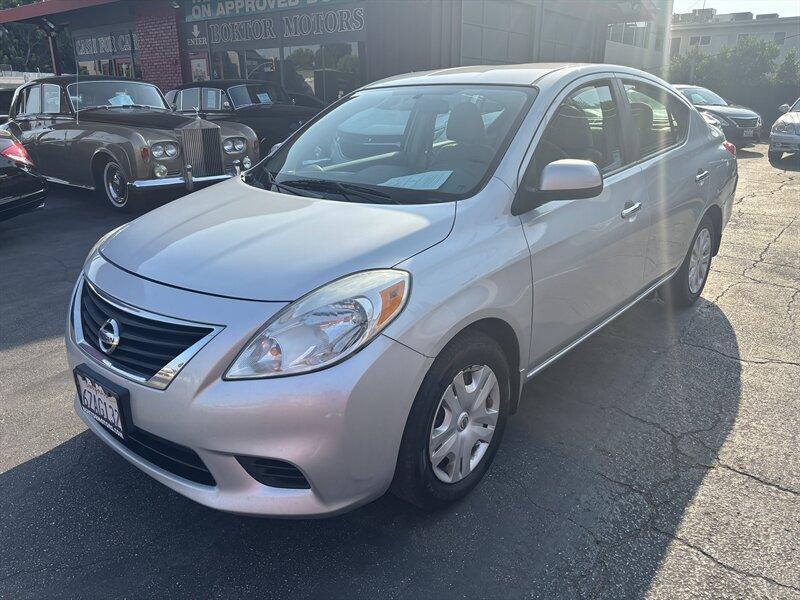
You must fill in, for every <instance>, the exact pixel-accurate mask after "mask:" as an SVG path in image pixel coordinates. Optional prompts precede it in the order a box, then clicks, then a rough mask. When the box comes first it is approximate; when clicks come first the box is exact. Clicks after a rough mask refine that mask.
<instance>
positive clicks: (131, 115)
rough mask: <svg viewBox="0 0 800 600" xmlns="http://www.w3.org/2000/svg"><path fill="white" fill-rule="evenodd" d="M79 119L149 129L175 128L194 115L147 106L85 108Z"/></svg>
mask: <svg viewBox="0 0 800 600" xmlns="http://www.w3.org/2000/svg"><path fill="white" fill-rule="evenodd" d="M80 119H81V121H90V122H92V123H109V124H111V125H125V126H127V127H147V128H149V129H169V130H172V129H177V128H178V127H181V126H183V125H186V124H187V123H191V122H192V121H193V120H194V119H195V117H185V116H183V115H179V114H177V113H174V112H172V111H169V110H158V109H147V108H110V109H109V108H87V109H85V110H82V111H81V112H80Z"/></svg>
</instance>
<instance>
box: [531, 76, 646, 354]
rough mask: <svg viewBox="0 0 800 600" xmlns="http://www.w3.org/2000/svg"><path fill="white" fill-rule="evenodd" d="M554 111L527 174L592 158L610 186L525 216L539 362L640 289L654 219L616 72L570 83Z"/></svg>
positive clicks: (534, 350) (552, 203) (534, 342)
mask: <svg viewBox="0 0 800 600" xmlns="http://www.w3.org/2000/svg"><path fill="white" fill-rule="evenodd" d="M547 119H548V125H547V128H546V129H545V130H544V133H543V134H542V136H541V138H540V139H539V140H538V142H537V144H536V148H535V150H534V154H533V158H532V160H531V161H530V164H529V166H528V169H527V172H526V174H525V177H526V178H529V177H533V178H534V179H533V180H537V178H538V175H539V174H540V173H541V170H542V169H543V168H544V166H545V165H547V164H548V163H550V162H552V161H554V160H560V159H565V158H570V159H580V160H590V161H592V162H594V163H595V164H597V166H598V167H599V168H600V171H601V173H602V174H603V184H604V189H603V191H602V193H601V194H600V195H599V196H597V197H594V198H589V199H581V200H561V201H550V202H545V203H544V204H542V205H540V206H538V207H537V208H534V209H533V210H531V211H529V212H527V213H525V214H523V215H522V216H521V219H522V224H523V227H524V230H525V236H526V238H527V240H528V244H529V246H530V250H531V257H532V265H533V267H532V268H533V295H534V299H533V318H532V321H533V338H532V348H531V358H532V366H533V367H534V368H535V367H536V366H537V365H540V364H542V363H543V362H544V361H546V360H547V359H548V358H550V357H551V356H553V355H554V354H556V353H557V352H558V351H559V350H560V349H562V348H564V347H566V346H567V345H569V344H570V343H571V342H572V341H574V340H576V339H578V338H580V337H581V336H582V335H583V334H585V333H586V332H588V331H589V330H591V329H592V328H593V327H594V326H596V325H597V324H599V323H600V322H602V321H603V320H604V319H605V318H606V317H608V316H610V315H611V314H613V313H614V312H615V311H616V310H617V309H619V308H621V307H623V306H624V305H625V304H627V303H628V302H630V301H631V300H632V299H633V298H634V297H635V296H636V295H637V294H638V293H639V292H640V291H641V288H642V286H643V270H644V260H645V250H646V245H647V233H648V228H647V225H648V220H649V211H648V209H647V206H646V204H647V190H646V188H645V185H644V181H643V178H642V174H641V169H640V168H639V167H638V166H636V165H632V164H631V161H630V156H629V152H627V150H626V148H625V145H624V143H623V136H622V128H621V119H620V111H619V98H618V97H617V88H616V87H615V86H614V85H613V83H612V79H603V80H595V81H590V82H588V83H579V84H576V85H574V86H573V87H572V88H571V89H568V90H565V91H564V92H563V93H562V95H561V96H560V99H559V101H558V102H556V103H554V106H553V107H551V110H550V111H549V112H548V116H547ZM528 180H529V181H530V179H528Z"/></svg>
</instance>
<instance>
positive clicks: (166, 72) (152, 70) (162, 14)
mask: <svg viewBox="0 0 800 600" xmlns="http://www.w3.org/2000/svg"><path fill="white" fill-rule="evenodd" d="M179 14H180V11H179V10H176V9H174V8H172V6H171V4H170V3H169V2H166V1H163V0H148V1H147V2H137V3H136V13H135V16H136V35H137V36H138V38H139V40H138V41H139V51H138V53H137V57H138V58H139V60H140V61H141V64H142V79H144V80H145V81H149V82H151V83H154V84H156V85H157V86H158V87H160V88H161V91H163V92H164V93H166V92H168V91H169V90H171V89H173V88H175V87H176V86H178V85H180V84H181V83H183V75H182V68H181V53H180V42H179V36H178V31H179V29H178V28H179V27H180V24H179V22H178V18H179Z"/></svg>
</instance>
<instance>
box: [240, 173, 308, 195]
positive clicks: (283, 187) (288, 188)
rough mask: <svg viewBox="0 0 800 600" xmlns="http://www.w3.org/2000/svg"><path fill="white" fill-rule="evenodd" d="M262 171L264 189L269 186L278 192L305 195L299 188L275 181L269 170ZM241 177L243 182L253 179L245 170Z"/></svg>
mask: <svg viewBox="0 0 800 600" xmlns="http://www.w3.org/2000/svg"><path fill="white" fill-rule="evenodd" d="M263 173H264V175H265V176H266V177H265V179H266V180H267V181H266V183H267V188H265V189H269V188H273V187H274V188H275V189H276V190H278V191H279V192H281V191H283V192H286V193H289V194H293V195H294V196H305V195H306V194H301V193H300V191H299V190H297V189H295V188H294V187H292V186H289V185H286V184H285V183H278V182H277V181H275V178H274V177H273V175H272V173H270V172H269V170H267V169H264V170H263ZM241 177H242V181H244V182H245V183H248V184H249V183H250V182H251V181H252V180H253V178H252V176H250V175H247V172H246V171H245V172H244V173H242V175H241ZM312 197H313V198H321V196H318V195H316V194H312Z"/></svg>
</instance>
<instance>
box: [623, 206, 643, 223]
mask: <svg viewBox="0 0 800 600" xmlns="http://www.w3.org/2000/svg"><path fill="white" fill-rule="evenodd" d="M641 208H642V203H641V202H636V203H635V204H634V203H633V202H626V203H625V208H623V209H622V212H621V213H620V216H621V217H622V218H623V219H627V218H628V217H631V216H633V215H635V214H636V213H637V212H639V210H641Z"/></svg>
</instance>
